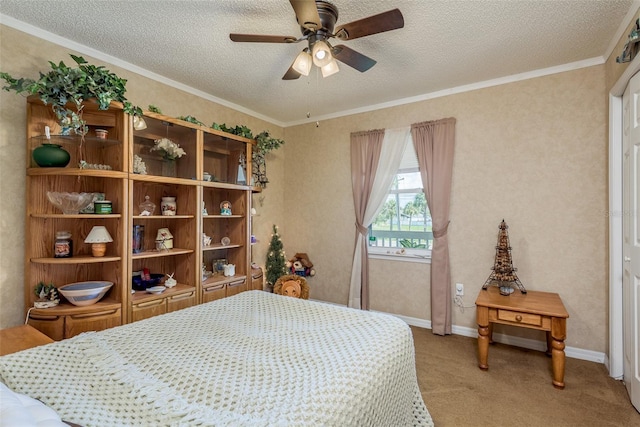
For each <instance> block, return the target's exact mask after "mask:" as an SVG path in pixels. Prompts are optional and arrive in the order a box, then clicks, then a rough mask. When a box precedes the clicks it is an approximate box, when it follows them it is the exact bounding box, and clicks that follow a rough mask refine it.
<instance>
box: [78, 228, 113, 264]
mask: <svg viewBox="0 0 640 427" xmlns="http://www.w3.org/2000/svg"><path fill="white" fill-rule="evenodd" d="M84 242H85V243H91V254H92V255H93V256H94V257H101V256H104V254H105V252H106V251H107V243H110V242H113V239H112V238H111V235H110V234H109V232H108V231H107V229H106V227H105V226H104V225H96V226H94V227H93V228H92V229H91V231H90V232H89V235H88V236H87V238H86V239H84Z"/></svg>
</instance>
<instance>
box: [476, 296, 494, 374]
mask: <svg viewBox="0 0 640 427" xmlns="http://www.w3.org/2000/svg"><path fill="white" fill-rule="evenodd" d="M476 317H477V321H478V367H479V368H480V369H482V370H485V371H486V370H487V369H489V364H488V359H489V340H490V337H491V334H490V327H489V308H488V307H476Z"/></svg>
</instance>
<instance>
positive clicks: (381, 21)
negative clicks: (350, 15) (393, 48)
mask: <svg viewBox="0 0 640 427" xmlns="http://www.w3.org/2000/svg"><path fill="white" fill-rule="evenodd" d="M402 27H404V18H403V17H402V13H401V12H400V10H398V9H393V10H390V11H388V12H383V13H380V14H378V15H373V16H369V17H368V18H363V19H360V20H358V21H353V22H349V23H348V24H345V25H341V26H339V27H338V28H337V29H336V32H335V36H336V37H337V38H339V39H340V40H353V39H357V38H359V37H364V36H369V35H371V34H378V33H383V32H385V31H391V30H396V29H398V28H402Z"/></svg>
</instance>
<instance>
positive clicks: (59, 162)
mask: <svg viewBox="0 0 640 427" xmlns="http://www.w3.org/2000/svg"><path fill="white" fill-rule="evenodd" d="M33 160H34V161H35V162H36V164H37V165H38V166H40V167H43V168H63V167H65V166H67V165H68V164H69V161H70V160H71V155H70V154H69V153H68V152H67V151H66V150H64V149H63V148H62V147H61V146H60V145H58V144H42V145H41V146H39V147H36V148H35V149H34V150H33Z"/></svg>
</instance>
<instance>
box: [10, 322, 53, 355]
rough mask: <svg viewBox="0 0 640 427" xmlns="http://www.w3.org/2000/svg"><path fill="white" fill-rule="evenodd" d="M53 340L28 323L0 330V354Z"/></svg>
mask: <svg viewBox="0 0 640 427" xmlns="http://www.w3.org/2000/svg"><path fill="white" fill-rule="evenodd" d="M52 342H53V340H52V339H51V338H49V337H48V336H46V335H45V334H43V333H42V332H40V331H39V330H37V329H36V328H34V327H32V326H29V325H21V326H16V327H14V328H7V329H2V330H0V356H4V355H5V354H11V353H15V352H17V351H22V350H26V349H28V348H31V347H37V346H39V345H44V344H49V343H52Z"/></svg>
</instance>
